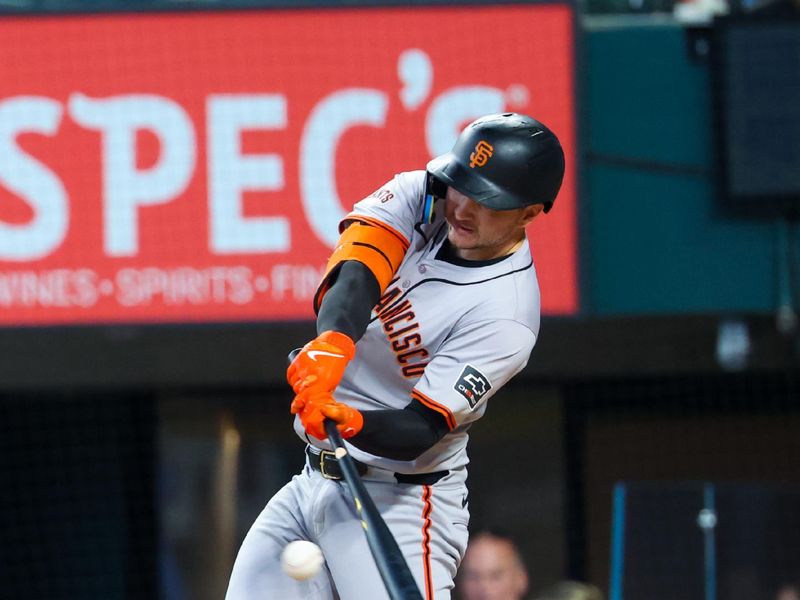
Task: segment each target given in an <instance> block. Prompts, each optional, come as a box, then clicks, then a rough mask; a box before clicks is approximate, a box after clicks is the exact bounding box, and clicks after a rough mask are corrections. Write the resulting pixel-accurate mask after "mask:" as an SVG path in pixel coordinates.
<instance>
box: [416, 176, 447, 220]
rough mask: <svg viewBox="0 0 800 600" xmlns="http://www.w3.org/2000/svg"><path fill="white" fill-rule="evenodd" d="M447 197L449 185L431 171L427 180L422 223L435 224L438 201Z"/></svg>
mask: <svg viewBox="0 0 800 600" xmlns="http://www.w3.org/2000/svg"><path fill="white" fill-rule="evenodd" d="M445 196H447V184H446V183H445V182H443V181H441V180H439V179H437V178H436V177H434V176H433V174H432V173H431V172H430V171H429V172H428V173H427V174H426V178H425V199H424V202H423V205H422V222H423V223H425V224H430V223H433V209H434V208H435V204H436V201H437V200H439V199H442V198H444V197H445Z"/></svg>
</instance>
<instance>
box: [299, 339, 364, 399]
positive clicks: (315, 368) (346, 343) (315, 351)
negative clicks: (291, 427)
mask: <svg viewBox="0 0 800 600" xmlns="http://www.w3.org/2000/svg"><path fill="white" fill-rule="evenodd" d="M355 353H356V345H355V342H353V340H351V339H350V337H349V336H347V335H345V334H344V333H340V332H338V331H325V332H323V333H321V334H320V335H319V336H317V337H316V338H314V339H313V340H311V341H310V342H308V343H307V344H306V345H305V346H303V349H302V350H301V351H300V352H299V353H298V354H297V356H296V357H295V359H294V360H293V361H292V364H290V365H289V369H288V370H287V371H286V379H287V381H288V382H289V385H291V386H292V389H293V390H294V392H295V394H299V393H300V392H302V391H303V390H305V389H307V388H310V387H313V388H314V389H317V390H324V391H326V392H332V391H333V390H335V389H336V386H338V385H339V382H340V381H341V380H342V375H344V370H345V368H346V367H347V363H349V362H350V360H351V359H352V358H353V356H355Z"/></svg>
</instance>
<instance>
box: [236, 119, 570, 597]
mask: <svg viewBox="0 0 800 600" xmlns="http://www.w3.org/2000/svg"><path fill="white" fill-rule="evenodd" d="M563 174H564V154H563V152H562V149H561V145H560V144H559V141H558V139H557V138H556V136H555V135H554V134H553V133H552V132H551V131H550V130H549V129H548V128H547V127H545V126H544V125H542V124H541V123H540V122H538V121H536V120H534V119H532V118H530V117H528V116H525V115H520V114H514V113H506V114H498V115H489V116H486V117H482V118H480V119H478V120H476V121H474V122H473V123H471V124H470V125H469V126H467V127H466V129H465V130H464V131H463V132H462V133H461V135H460V136H459V137H458V139H457V141H456V143H455V145H454V147H453V149H452V150H451V151H450V152H449V153H447V154H444V155H442V156H439V157H437V158H435V159H433V160H432V161H431V162H429V163H428V165H427V169H426V170H424V171H423V170H421V171H412V172H405V173H400V174H398V175H396V176H395V177H394V179H392V180H391V181H389V182H388V183H387V184H386V185H384V186H383V187H381V188H380V189H379V190H377V191H376V192H375V193H373V194H372V195H371V196H369V197H367V198H365V199H363V200H361V201H360V202H358V203H357V204H356V205H355V207H354V208H353V211H352V212H351V213H350V214H348V215H347V216H346V217H345V219H344V220H343V221H342V223H341V225H340V232H341V238H340V240H339V243H338V244H337V246H336V248H335V250H334V251H333V254H332V255H331V257H330V260H329V262H328V265H327V269H326V272H325V275H324V277H323V280H322V283H321V285H320V287H319V289H318V291H317V293H316V296H315V298H314V309H315V311H316V313H317V331H318V333H319V335H318V336H317V337H316V338H315V339H313V340H311V341H310V342H308V343H307V344H306V345H305V346H304V347H303V349H302V351H301V352H300V353H299V354H298V355H297V357H296V358H295V359H294V361H293V362H292V364H291V365H290V367H289V370H288V372H287V376H288V380H289V383H290V384H291V386H292V388H293V390H294V392H295V394H296V396H295V398H294V400H293V402H292V405H291V412H292V413H294V414H295V415H296V418H295V421H294V428H295V431H296V432H297V434H298V435H299V436H300V438H301V439H302V440H303V441H304V442H305V443H306V444H307V446H306V466H305V468H304V469H303V471H302V472H301V473H300V474H298V475H296V476H295V477H294V478H293V479H292V481H291V482H290V483H288V484H287V485H286V486H285V487H284V488H283V489H282V490H281V491H279V492H278V493H277V494H276V495H275V496H274V497H273V498H272V499H271V500H270V501H269V503H268V504H267V506H266V508H265V509H264V510H263V512H262V513H261V514H260V515H259V517H258V518H257V519H256V521H255V523H254V524H253V526H252V528H251V530H250V532H249V533H248V534H247V537H246V538H245V540H244V542H243V543H242V547H241V549H240V551H239V554H238V556H237V558H236V562H235V565H234V567H233V572H232V575H231V580H230V583H229V587H228V594H227V598H228V599H229V600H241V599H254V598H275V599H279V600H287V599H295V598H298V599H299V598H319V599H326V600H328V599H335V598H341V599H343V600H383V599H386V598H388V596H387V593H386V590H385V588H384V586H383V582H382V580H381V577H380V575H379V573H378V570H377V568H376V567H375V563H374V560H373V558H372V556H371V554H370V551H369V548H368V545H367V542H366V540H365V538H364V535H363V532H362V530H361V523H360V521H359V519H358V518H357V516H356V514H357V513H356V510H355V508H354V507H353V505H352V501H351V500H350V497H349V496H348V494H347V491H346V488H345V486H344V484H343V482H341V481H340V479H341V472H340V469H339V467H338V465H337V462H336V459H335V457H334V456H333V454H332V453H331V452H330V449H331V447H330V445H329V444H328V442H327V439H326V435H325V431H324V428H323V420H324V419H325V418H330V419H332V420H334V421H336V423H337V427H338V429H339V431H340V432H341V433H342V436H343V437H344V438H346V439H347V443H348V449H349V451H350V454H351V455H352V457H353V458H355V459H356V461H357V464H358V467H359V472H360V474H361V477H362V479H363V480H364V482H365V484H366V487H367V489H368V491H369V493H370V494H371V496H372V498H373V500H374V501H375V504H376V505H377V507H378V508H379V510H380V512H381V515H382V516H383V518H384V520H385V521H386V523H387V525H388V526H389V528H390V530H391V531H392V534H393V535H394V537H395V539H396V540H397V543H398V545H399V546H400V548H401V550H402V551H403V555H404V557H405V559H406V561H407V562H408V565H409V567H410V569H411V571H412V573H413V574H414V577H415V579H416V581H417V583H418V585H419V588H420V591H421V593H422V596H423V597H424V598H426V600H432V599H434V598H436V599H437V600H443V599H448V598H450V591H451V589H452V587H453V580H454V577H455V574H456V570H457V568H458V565H459V563H460V561H461V558H462V556H463V555H464V552H465V549H466V546H467V537H468V535H467V524H468V520H469V513H468V508H467V488H466V484H465V482H466V478H467V468H466V467H467V463H468V457H467V451H466V448H467V439H468V435H467V432H468V430H469V428H470V426H471V425H472V423H474V422H475V421H477V420H478V419H479V418H480V417H481V416H482V415H483V414H484V412H485V410H486V406H487V402H488V400H489V398H491V396H492V395H494V394H495V393H496V392H497V390H499V389H500V388H501V387H502V386H503V385H504V384H505V383H506V382H507V381H508V380H509V379H511V377H513V376H514V375H515V374H516V373H518V372H519V371H520V370H521V369H522V368H523V367H524V366H525V365H526V363H527V361H528V357H529V355H530V353H531V350H532V349H533V346H534V344H535V342H536V338H537V335H538V332H539V306H540V303H539V288H538V283H537V280H536V271H535V269H534V265H533V260H532V258H531V252H530V249H529V247H528V242H527V239H526V236H525V227H526V226H527V225H528V224H529V223H530V222H531V221H532V220H533V219H534V218H536V217H537V216H539V215H540V213H542V212H545V213H546V212H548V211H549V210H550V208H551V207H552V205H553V202H554V200H555V198H556V195H557V193H558V190H559V188H560V186H561V181H562V178H563ZM297 539H305V540H310V541H312V542H314V543H316V544H318V545H319V546H320V548H321V549H322V552H323V554H324V556H325V567H324V571H323V572H322V573H321V574H320V575H319V576H317V577H315V578H314V579H312V580H310V581H303V582H298V581H294V580H292V579H290V578H289V577H288V576H287V575H286V574H284V573H283V572H282V571H281V568H280V554H281V551H282V549H283V548H284V546H285V545H286V544H288V543H289V542H291V541H293V540H297Z"/></svg>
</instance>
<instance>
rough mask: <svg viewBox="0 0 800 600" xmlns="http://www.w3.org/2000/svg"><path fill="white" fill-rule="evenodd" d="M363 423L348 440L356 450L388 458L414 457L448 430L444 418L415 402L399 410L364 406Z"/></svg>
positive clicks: (409, 458) (404, 458) (403, 458)
mask: <svg viewBox="0 0 800 600" xmlns="http://www.w3.org/2000/svg"><path fill="white" fill-rule="evenodd" d="M361 414H362V415H363V417H364V427H363V428H362V429H361V431H359V432H358V433H357V434H356V435H354V436H353V437H351V438H350V439H349V440H347V441H348V442H350V443H351V444H353V445H354V446H355V447H356V448H358V449H359V450H363V451H364V452H369V453H370V454H374V455H375V456H383V457H385V458H389V459H392V460H414V459H415V458H417V457H418V456H419V455H421V454H422V453H423V452H425V451H426V450H428V449H429V448H431V447H432V446H433V445H434V444H435V443H436V442H438V441H439V440H440V439H442V438H443V437H444V435H445V434H446V433H447V432H448V431H449V428H448V427H447V421H446V420H445V418H444V417H443V416H442V415H440V414H439V413H438V412H436V411H435V410H432V409H430V408H428V407H427V406H425V405H424V404H422V403H421V402H418V401H417V400H411V403H410V404H409V405H408V406H406V407H405V408H404V409H402V410H392V409H386V410H365V411H362V412H361Z"/></svg>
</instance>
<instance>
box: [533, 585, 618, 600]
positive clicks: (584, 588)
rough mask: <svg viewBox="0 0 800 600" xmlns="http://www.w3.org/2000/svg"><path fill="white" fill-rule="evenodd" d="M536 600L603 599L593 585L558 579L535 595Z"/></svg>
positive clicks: (601, 594)
mask: <svg viewBox="0 0 800 600" xmlns="http://www.w3.org/2000/svg"><path fill="white" fill-rule="evenodd" d="M536 600H603V593H602V592H601V591H600V590H599V589H597V588H596V587H595V586H593V585H587V584H585V583H580V582H578V581H559V582H558V583H556V584H555V585H553V586H550V587H549V588H547V589H546V590H545V591H544V592H542V593H541V594H539V595H538V596H536Z"/></svg>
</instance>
